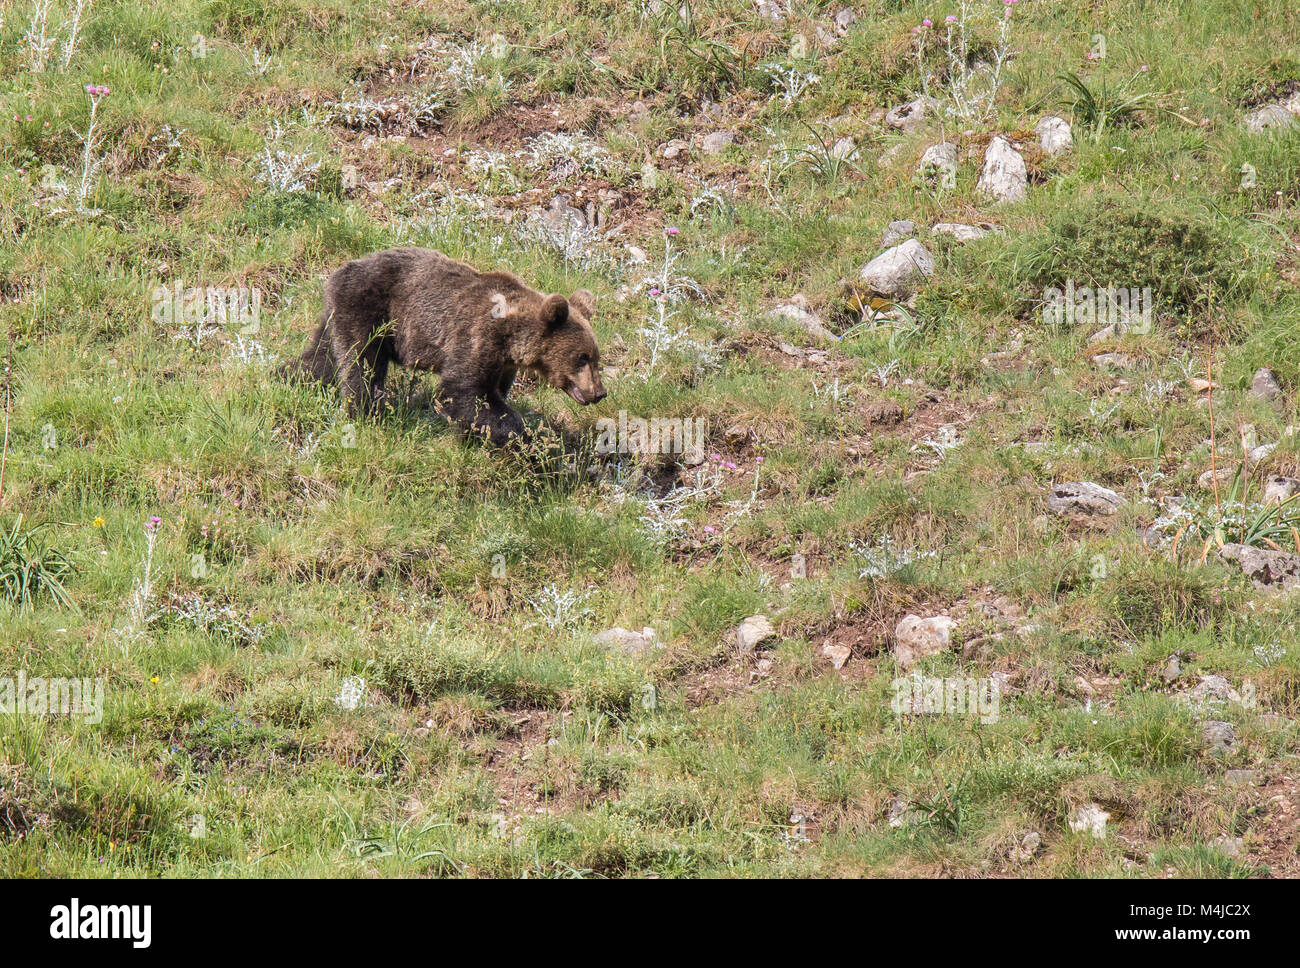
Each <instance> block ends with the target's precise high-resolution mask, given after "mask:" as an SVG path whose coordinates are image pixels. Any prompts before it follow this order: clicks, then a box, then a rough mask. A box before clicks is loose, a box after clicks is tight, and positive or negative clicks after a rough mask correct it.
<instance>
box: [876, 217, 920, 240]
mask: <svg viewBox="0 0 1300 968" xmlns="http://www.w3.org/2000/svg"><path fill="white" fill-rule="evenodd" d="M914 235H916V224H915V223H914V222H912V221H911V220H910V219H900V220H899V221H897V222H890V223H889V225H888V226H887V227H886V228H885V234H884V235H883V236H881V239H880V244H881V245H885V246H890V245H898V243H899V242H903V241H905V240H907V239H910V238H911V237H912V236H914Z"/></svg>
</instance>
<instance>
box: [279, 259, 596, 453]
mask: <svg viewBox="0 0 1300 968" xmlns="http://www.w3.org/2000/svg"><path fill="white" fill-rule="evenodd" d="M594 311H595V300H594V299H593V297H592V294H591V293H590V292H588V291H587V290H585V289H579V290H578V291H577V292H575V293H574V294H573V295H572V296H570V297H569V298H568V299H565V298H564V297H563V296H561V295H559V294H558V293H554V294H552V295H549V296H547V295H543V294H542V293H540V292H537V291H536V290H535V289H531V288H529V287H528V286H526V285H525V284H524V283H523V282H521V281H520V280H519V279H518V278H517V277H515V276H513V275H511V274H510V273H508V272H479V271H478V270H477V269H475V268H474V267H473V266H471V265H468V264H466V263H464V262H458V261H456V260H455V259H449V258H448V257H447V256H445V255H443V254H442V253H441V252H436V251H434V250H433V249H415V248H408V249H388V250H386V251H383V252H375V253H373V254H371V255H368V256H365V257H364V258H361V259H355V260H353V261H352V262H349V263H347V264H346V265H344V266H343V267H341V268H339V269H337V270H335V271H334V273H333V274H331V275H330V277H329V279H328V280H327V281H326V283H325V308H324V311H323V312H322V313H321V320H320V325H319V326H317V328H316V332H315V334H314V335H313V336H312V338H311V342H310V343H309V344H308V345H307V349H306V350H305V351H304V352H303V354H302V358H301V359H298V360H294V361H293V362H292V363H290V364H288V365H287V366H286V367H284V369H283V372H284V374H285V375H286V376H289V377H300V378H314V379H316V380H320V381H321V382H323V383H327V384H337V385H338V387H339V388H340V390H341V391H342V393H343V395H344V397H345V398H346V400H347V401H348V405H349V407H350V408H351V409H352V410H353V411H354V412H358V411H360V412H364V413H373V412H375V410H376V408H377V406H378V404H379V402H380V401H381V399H382V397H383V392H384V379H385V377H386V376H387V373H388V365H389V364H390V363H398V364H401V365H402V366H409V367H414V368H416V369H420V370H433V371H434V372H436V373H437V374H438V375H439V377H440V382H441V387H440V390H439V393H438V396H437V403H438V408H439V410H440V411H441V412H442V413H444V414H445V415H446V416H448V417H449V418H451V419H452V420H454V421H455V422H456V423H458V424H460V425H461V426H462V427H463V428H465V429H466V430H469V431H471V432H473V433H477V434H482V435H486V436H487V437H490V438H491V440H492V442H493V443H495V444H498V445H500V444H504V443H506V442H507V441H509V439H510V438H511V437H512V436H517V437H520V438H522V437H524V436H525V433H524V422H523V419H522V418H521V417H520V416H519V414H518V413H517V412H516V411H515V410H513V409H512V408H511V407H510V406H509V405H508V404H507V403H506V395H507V394H508V393H509V392H510V387H511V384H513V383H514V379H515V375H516V374H517V373H518V372H519V371H520V370H527V371H531V372H534V373H536V374H537V375H538V376H539V377H540V378H541V379H543V380H545V381H546V382H547V383H550V384H551V386H553V387H555V388H556V389H557V390H563V391H564V392H565V393H567V394H569V396H571V397H573V399H574V400H576V401H577V402H578V403H580V404H583V405H586V404H589V403H596V402H597V401H599V400H601V399H603V398H604V396H605V387H604V385H603V384H602V383H601V380H600V350H599V349H598V348H597V346H596V337H595V334H594V333H593V332H592V329H591V324H590V323H589V322H588V319H589V318H590V317H591V315H592V313H593V312H594Z"/></svg>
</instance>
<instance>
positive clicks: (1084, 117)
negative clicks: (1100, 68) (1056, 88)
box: [1056, 71, 1151, 141]
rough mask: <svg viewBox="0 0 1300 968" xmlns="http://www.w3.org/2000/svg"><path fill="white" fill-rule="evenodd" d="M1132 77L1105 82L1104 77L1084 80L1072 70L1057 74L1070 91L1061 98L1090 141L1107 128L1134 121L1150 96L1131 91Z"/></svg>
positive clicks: (1099, 135) (1058, 78)
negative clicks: (1111, 82)
mask: <svg viewBox="0 0 1300 968" xmlns="http://www.w3.org/2000/svg"><path fill="white" fill-rule="evenodd" d="M1137 76H1138V75H1137V74H1134V75H1133V77H1131V78H1129V80H1128V81H1127V82H1125V83H1123V84H1115V85H1112V84H1108V83H1107V82H1106V78H1105V77H1099V78H1097V82H1096V85H1095V86H1094V87H1089V86H1088V83H1087V82H1086V81H1085V80H1084V79H1083V78H1081V77H1080V76H1079V75H1078V74H1076V73H1074V72H1073V71H1064V72H1062V73H1060V74H1057V75H1056V77H1057V80H1060V81H1063V82H1064V83H1065V84H1066V86H1067V87H1069V89H1070V91H1071V92H1072V96H1071V97H1068V98H1066V99H1065V100H1063V101H1062V102H1061V104H1062V106H1064V107H1068V108H1069V109H1070V110H1071V111H1073V112H1074V119H1075V121H1076V122H1077V123H1078V124H1080V125H1082V126H1083V127H1085V128H1087V129H1089V131H1090V133H1091V137H1092V140H1093V141H1100V140H1101V137H1102V135H1103V134H1105V133H1106V131H1107V130H1109V129H1111V128H1122V127H1127V126H1129V125H1131V124H1133V123H1134V122H1136V120H1137V117H1138V111H1139V110H1140V109H1141V108H1142V106H1143V105H1144V104H1146V103H1147V102H1148V101H1149V100H1150V99H1151V94H1150V93H1149V92H1145V91H1144V92H1140V93H1134V91H1133V90H1132V87H1133V80H1134V79H1135V78H1136V77H1137Z"/></svg>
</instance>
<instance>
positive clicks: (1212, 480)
mask: <svg viewBox="0 0 1300 968" xmlns="http://www.w3.org/2000/svg"><path fill="white" fill-rule="evenodd" d="M1236 476H1237V468H1236V467H1235V466H1233V465H1231V464H1230V465H1228V466H1227V467H1216V468H1214V469H1213V470H1208V471H1206V472H1205V473H1204V474H1202V475H1201V476H1200V477H1198V478H1197V479H1196V484H1197V486H1198V487H1203V488H1207V489H1209V488H1212V487H1214V485H1215V484H1218V485H1219V486H1221V487H1222V486H1223V485H1225V484H1231V483H1232V479H1233V478H1234V477H1236Z"/></svg>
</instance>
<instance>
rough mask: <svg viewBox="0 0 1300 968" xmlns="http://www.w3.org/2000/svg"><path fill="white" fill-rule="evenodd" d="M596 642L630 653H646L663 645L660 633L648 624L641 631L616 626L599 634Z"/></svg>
mask: <svg viewBox="0 0 1300 968" xmlns="http://www.w3.org/2000/svg"><path fill="white" fill-rule="evenodd" d="M596 642H597V644H599V645H603V646H606V647H610V648H616V649H620V650H622V651H623V652H626V653H627V654H628V655H644V654H645V653H647V652H650V651H652V650H654V649H657V648H659V646H660V645H661V643H660V641H659V636H658V634H657V633H656V632H655V630H654V629H653V628H651V627H650V626H648V625H647V626H646V627H645V628H643V629H641V631H640V632H634V631H632V630H630V629H625V628H622V627H620V626H615V627H614V628H612V629H607V630H606V631H604V632H601V633H600V634H599V635H597V636H596Z"/></svg>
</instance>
